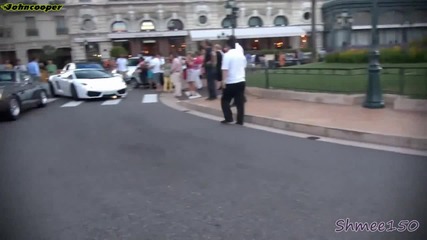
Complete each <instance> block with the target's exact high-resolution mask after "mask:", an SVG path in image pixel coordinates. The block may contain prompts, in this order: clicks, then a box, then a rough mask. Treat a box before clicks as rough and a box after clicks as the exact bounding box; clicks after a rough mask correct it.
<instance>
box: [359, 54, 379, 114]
mask: <svg viewBox="0 0 427 240" xmlns="http://www.w3.org/2000/svg"><path fill="white" fill-rule="evenodd" d="M379 56H380V53H379V51H378V50H373V51H372V53H371V61H370V64H369V76H368V89H367V92H366V99H365V102H364V103H363V107H365V108H371V109H378V108H384V99H383V94H382V89H381V79H380V78H381V75H380V74H381V69H382V68H381V66H380V62H379Z"/></svg>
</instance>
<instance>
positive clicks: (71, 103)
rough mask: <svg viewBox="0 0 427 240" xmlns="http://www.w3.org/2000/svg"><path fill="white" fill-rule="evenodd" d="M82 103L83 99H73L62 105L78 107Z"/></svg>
mask: <svg viewBox="0 0 427 240" xmlns="http://www.w3.org/2000/svg"><path fill="white" fill-rule="evenodd" d="M82 103H83V101H71V102H67V103H66V104H64V105H62V106H61V107H77V106H79V105H80V104H82Z"/></svg>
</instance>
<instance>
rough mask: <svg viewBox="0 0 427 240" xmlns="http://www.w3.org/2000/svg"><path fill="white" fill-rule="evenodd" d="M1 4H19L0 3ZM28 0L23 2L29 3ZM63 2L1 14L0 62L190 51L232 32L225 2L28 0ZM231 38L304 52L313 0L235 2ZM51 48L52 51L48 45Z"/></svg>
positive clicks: (245, 44)
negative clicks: (118, 50)
mask: <svg viewBox="0 0 427 240" xmlns="http://www.w3.org/2000/svg"><path fill="white" fill-rule="evenodd" d="M1 1H2V2H15V3H17V2H22V0H21V1H19V0H12V1H10V0H1ZM27 1H28V0H27ZM31 2H37V3H39V4H46V3H58V4H61V3H64V4H65V7H64V8H63V9H62V11H59V12H49V13H44V12H2V14H1V15H0V20H1V21H0V57H1V58H2V59H3V60H4V59H13V58H18V59H21V60H22V61H23V62H26V61H27V60H28V57H29V55H40V54H44V53H45V52H46V49H49V46H51V47H54V48H55V49H57V51H59V52H60V53H59V55H60V56H61V59H69V58H70V57H72V59H73V60H83V59H87V58H90V57H94V56H95V57H101V58H108V57H110V56H109V53H110V50H111V48H112V47H113V46H123V47H125V48H126V49H127V50H128V51H129V53H130V55H134V56H135V55H137V54H139V53H141V52H144V53H145V54H148V55H150V54H153V53H155V52H159V53H160V54H162V55H167V54H169V53H170V52H173V51H174V52H178V53H179V54H185V53H186V52H187V51H195V50H197V47H198V42H199V41H202V40H205V39H209V40H221V39H225V38H226V37H227V36H228V35H231V34H232V29H231V28H230V27H231V22H230V20H228V19H227V18H226V9H225V1H224V0H204V1H201V0H199V1H195V0H184V1H171V0H66V1H60V0H54V1H48V0H31ZM322 3H323V1H318V6H317V8H316V9H317V14H316V16H317V22H318V23H319V24H318V25H317V31H318V33H317V34H318V37H317V39H318V44H317V46H319V47H321V46H322V37H321V35H322V31H323V24H322V23H321V17H320V16H321V15H320V10H321V5H322ZM237 4H238V7H239V8H240V10H239V16H238V19H237V28H236V29H234V34H235V35H236V37H237V38H238V39H239V40H240V41H241V44H242V45H243V47H244V48H245V50H251V49H252V50H259V49H272V48H276V49H285V48H287V49H297V48H303V47H308V45H307V44H308V42H309V40H308V39H309V36H310V34H311V1H310V0H302V1H301V0H270V1H269V2H265V1H254V0H245V1H237ZM51 47H50V48H51Z"/></svg>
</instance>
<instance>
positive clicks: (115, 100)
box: [101, 99, 121, 106]
mask: <svg viewBox="0 0 427 240" xmlns="http://www.w3.org/2000/svg"><path fill="white" fill-rule="evenodd" d="M120 101H121V99H112V100H106V101H105V102H103V103H102V104H101V105H104V106H105V105H117V104H119V102H120Z"/></svg>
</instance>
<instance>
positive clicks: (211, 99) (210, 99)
mask: <svg viewBox="0 0 427 240" xmlns="http://www.w3.org/2000/svg"><path fill="white" fill-rule="evenodd" d="M213 100H216V98H206V101H213Z"/></svg>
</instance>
